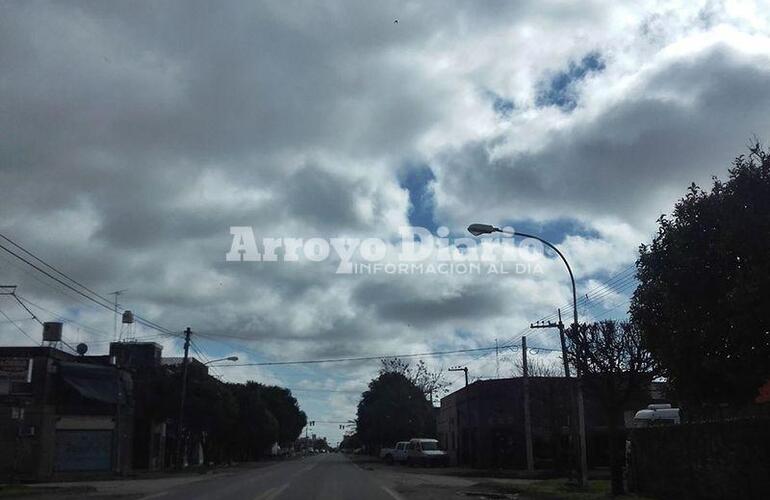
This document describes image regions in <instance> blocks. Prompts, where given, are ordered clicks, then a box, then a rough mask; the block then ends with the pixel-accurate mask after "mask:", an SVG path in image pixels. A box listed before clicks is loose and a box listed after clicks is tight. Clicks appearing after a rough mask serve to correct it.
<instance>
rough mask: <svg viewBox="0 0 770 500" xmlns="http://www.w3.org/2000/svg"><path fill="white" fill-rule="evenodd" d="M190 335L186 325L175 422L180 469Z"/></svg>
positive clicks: (182, 465)
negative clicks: (177, 410) (177, 414)
mask: <svg viewBox="0 0 770 500" xmlns="http://www.w3.org/2000/svg"><path fill="white" fill-rule="evenodd" d="M190 335H192V331H191V330H190V327H189V326H188V327H187V329H186V330H185V331H184V358H182V397H181V398H180V401H179V419H178V421H177V424H176V458H177V467H179V468H180V469H181V468H182V467H184V457H183V456H182V453H183V451H184V447H183V446H182V431H183V429H184V427H183V424H184V403H185V398H186V397H187V356H188V354H189V353H190Z"/></svg>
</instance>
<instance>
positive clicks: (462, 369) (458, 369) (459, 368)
mask: <svg viewBox="0 0 770 500" xmlns="http://www.w3.org/2000/svg"><path fill="white" fill-rule="evenodd" d="M447 371H450V372H465V387H468V367H467V366H453V367H452V368H450V369H449V370H447Z"/></svg>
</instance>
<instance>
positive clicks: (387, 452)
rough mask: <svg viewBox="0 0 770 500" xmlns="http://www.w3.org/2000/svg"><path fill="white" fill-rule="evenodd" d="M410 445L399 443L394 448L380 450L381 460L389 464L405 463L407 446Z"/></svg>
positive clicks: (405, 442)
mask: <svg viewBox="0 0 770 500" xmlns="http://www.w3.org/2000/svg"><path fill="white" fill-rule="evenodd" d="M408 444H409V441H399V442H398V443H396V446H395V447H394V448H383V449H381V450H380V458H381V459H383V460H385V462H386V463H388V464H392V463H395V462H398V463H404V462H406V456H407V453H406V446H407V445H408Z"/></svg>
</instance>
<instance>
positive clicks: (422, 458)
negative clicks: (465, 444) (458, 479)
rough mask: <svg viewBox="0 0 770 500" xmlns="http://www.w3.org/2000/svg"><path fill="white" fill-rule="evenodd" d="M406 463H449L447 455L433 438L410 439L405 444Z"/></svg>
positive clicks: (435, 464) (425, 464) (413, 464)
mask: <svg viewBox="0 0 770 500" xmlns="http://www.w3.org/2000/svg"><path fill="white" fill-rule="evenodd" d="M406 464H407V465H409V466H410V467H414V466H423V467H432V466H441V467H446V466H447V465H449V455H447V453H446V452H445V451H443V450H441V449H440V448H439V446H438V441H437V440H435V439H422V438H416V439H411V440H409V444H407V445H406Z"/></svg>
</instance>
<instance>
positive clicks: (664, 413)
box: [634, 403, 681, 427]
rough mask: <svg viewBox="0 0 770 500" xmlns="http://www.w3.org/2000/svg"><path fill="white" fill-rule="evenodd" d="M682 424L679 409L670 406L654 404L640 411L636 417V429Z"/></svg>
mask: <svg viewBox="0 0 770 500" xmlns="http://www.w3.org/2000/svg"><path fill="white" fill-rule="evenodd" d="M680 423H681V418H680V416H679V408H672V407H671V405H670V404H668V403H666V404H652V405H648V406H647V408H646V409H644V410H639V411H638V412H636V414H635V415H634V427H652V426H656V425H678V424H680Z"/></svg>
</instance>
